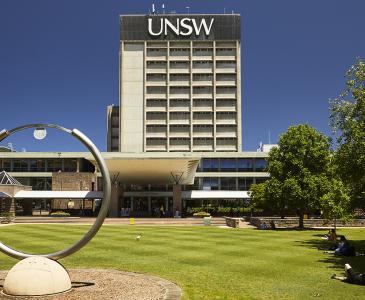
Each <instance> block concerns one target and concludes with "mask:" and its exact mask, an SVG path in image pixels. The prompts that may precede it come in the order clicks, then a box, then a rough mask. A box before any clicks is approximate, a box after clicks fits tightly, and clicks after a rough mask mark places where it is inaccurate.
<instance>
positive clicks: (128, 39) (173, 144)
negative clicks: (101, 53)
mask: <svg viewBox="0 0 365 300" xmlns="http://www.w3.org/2000/svg"><path fill="white" fill-rule="evenodd" d="M120 26H121V29H120V51H119V55H120V81H119V82H120V87H119V90H120V106H119V116H120V121H119V128H120V134H119V136H117V135H114V139H111V140H110V144H109V145H108V150H109V151H112V149H114V150H116V144H117V143H118V150H119V151H121V152H137V153H138V152H185V151H187V152H226V151H235V152H237V151H240V150H241V148H242V141H241V135H242V132H241V123H242V122H241V101H240V99H241V59H240V57H241V42H240V16H239V15H159V16H157V15H134V16H130V15H127V16H125V15H123V16H121V17H120ZM110 122H113V120H112V119H111V120H110Z"/></svg>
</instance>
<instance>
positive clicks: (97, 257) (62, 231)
mask: <svg viewBox="0 0 365 300" xmlns="http://www.w3.org/2000/svg"><path fill="white" fill-rule="evenodd" d="M86 230H87V226H73V225H14V226H2V227H0V240H1V241H2V242H4V243H6V244H7V245H9V246H11V247H15V248H16V249H18V250H24V251H30V252H41V253H45V252H49V251H55V250H60V249H63V248H64V247H65V246H67V245H70V244H71V243H73V242H75V241H76V240H77V239H79V238H80V237H81V235H82V233H84V232H85V231H86ZM324 232H325V231H313V230H308V231H291V230H288V231H285V230H283V231H259V230H253V229H222V228H214V227H167V226H165V227H152V226H145V227H143V226H139V227H138V226H135V227H133V226H104V227H103V228H102V230H101V231H100V232H99V233H98V235H97V236H96V237H95V238H94V239H93V240H92V242H91V243H89V244H88V245H87V246H86V247H85V248H83V249H82V250H81V251H79V252H77V253H76V254H74V255H72V256H71V257H68V258H66V259H64V260H62V261H61V262H62V263H63V264H64V265H65V266H66V267H67V268H87V267H96V268H113V269H119V270H127V271H134V272H141V273H147V274H152V275H157V276H160V277H163V278H166V279H168V280H171V281H173V282H176V283H178V284H179V285H180V286H181V287H182V288H183V298H184V299H312V298H315V299H318V298H320V299H364V294H365V287H362V286H356V285H350V284H346V283H341V282H339V281H335V280H331V279H330V275H331V274H333V273H337V274H343V265H344V263H345V262H350V264H351V265H353V266H354V267H355V268H356V269H357V270H359V271H365V256H362V257H361V256H360V257H350V258H345V259H343V258H340V257H334V256H331V255H328V254H323V252H322V251H318V250H317V246H324V245H325V241H323V240H321V239H320V236H321V235H323V233H324ZM139 233H141V234H142V239H141V241H140V242H137V241H136V240H135V237H136V235H137V234H139ZM339 233H340V234H345V235H346V236H347V237H348V238H349V239H350V240H351V241H352V242H353V243H354V244H355V246H356V249H357V250H358V251H361V252H365V243H364V240H363V239H364V237H365V229H347V230H345V229H341V230H340V231H339ZM15 262H16V261H15V260H13V259H11V258H8V257H7V256H5V255H3V254H0V269H9V268H11V267H12V266H13V265H14V263H15Z"/></svg>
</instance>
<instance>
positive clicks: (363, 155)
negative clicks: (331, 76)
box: [330, 59, 365, 208]
mask: <svg viewBox="0 0 365 300" xmlns="http://www.w3.org/2000/svg"><path fill="white" fill-rule="evenodd" d="M345 77H346V89H345V90H344V92H343V93H341V95H340V96H339V97H338V98H337V99H335V100H334V101H332V102H331V106H330V109H331V116H330V120H331V126H332V129H333V131H334V133H335V134H336V136H337V151H336V153H335V167H336V171H337V173H338V175H339V177H340V178H341V179H342V181H343V182H344V183H345V184H346V186H347V188H348V189H349V193H350V197H351V206H352V207H353V208H354V207H364V206H365V203H364V199H365V64H364V62H363V61H362V60H361V59H358V60H357V62H356V63H355V64H354V65H353V66H352V67H351V68H350V69H349V70H348V71H347V73H346V75H345Z"/></svg>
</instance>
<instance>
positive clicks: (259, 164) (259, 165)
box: [255, 158, 267, 172]
mask: <svg viewBox="0 0 365 300" xmlns="http://www.w3.org/2000/svg"><path fill="white" fill-rule="evenodd" d="M266 168H267V161H266V160H265V159H263V158H256V160H255V171H259V172H260V171H261V172H262V171H265V170H266Z"/></svg>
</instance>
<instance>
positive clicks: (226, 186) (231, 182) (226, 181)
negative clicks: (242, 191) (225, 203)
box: [221, 177, 237, 191]
mask: <svg viewBox="0 0 365 300" xmlns="http://www.w3.org/2000/svg"><path fill="white" fill-rule="evenodd" d="M221 189H222V190H226V191H227V190H228V191H235V190H237V187H236V178H230V177H228V178H221Z"/></svg>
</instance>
